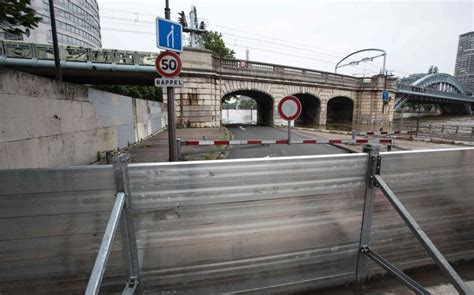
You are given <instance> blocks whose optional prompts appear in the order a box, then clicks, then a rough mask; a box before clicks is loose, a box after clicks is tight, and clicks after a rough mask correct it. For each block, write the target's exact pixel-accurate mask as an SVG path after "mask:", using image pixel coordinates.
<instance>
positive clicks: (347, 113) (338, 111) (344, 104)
mask: <svg viewBox="0 0 474 295" xmlns="http://www.w3.org/2000/svg"><path fill="white" fill-rule="evenodd" d="M353 112H354V102H353V101H352V100H351V99H350V98H347V97H343V96H337V97H334V98H331V99H330V100H329V101H328V108H327V122H326V123H327V124H328V125H352V114H353Z"/></svg>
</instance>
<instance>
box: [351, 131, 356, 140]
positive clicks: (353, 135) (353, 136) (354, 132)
mask: <svg viewBox="0 0 474 295" xmlns="http://www.w3.org/2000/svg"><path fill="white" fill-rule="evenodd" d="M352 139H356V131H355V130H352Z"/></svg>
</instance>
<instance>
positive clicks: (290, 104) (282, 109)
mask: <svg viewBox="0 0 474 295" xmlns="http://www.w3.org/2000/svg"><path fill="white" fill-rule="evenodd" d="M278 113H279V114H280V117H281V118H282V119H283V120H286V121H293V120H295V119H296V118H298V117H299V116H300V114H301V102H300V101H299V99H298V98H296V97H294V96H291V95H290V96H285V97H283V98H282V99H281V100H280V102H279V103H278Z"/></svg>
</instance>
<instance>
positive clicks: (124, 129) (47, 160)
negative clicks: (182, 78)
mask: <svg viewBox="0 0 474 295" xmlns="http://www.w3.org/2000/svg"><path fill="white" fill-rule="evenodd" d="M161 109H162V104H161V103H158V102H153V101H146V100H140V99H135V98H131V97H126V96H121V95H117V94H112V93H107V92H103V91H99V90H95V89H90V88H88V87H84V86H80V85H74V84H69V83H59V82H57V81H55V80H51V79H46V78H42V77H38V76H34V75H30V74H26V73H21V72H16V71H10V70H5V69H2V70H0V168H7V169H8V168H36V167H56V166H65V165H82V164H89V163H92V162H94V161H96V159H97V152H104V151H107V150H115V149H117V148H123V147H126V146H127V145H128V144H131V143H134V142H136V141H139V140H141V139H143V138H145V137H147V136H149V135H151V134H152V133H155V132H157V131H159V130H161V129H163V128H164V126H165V122H166V120H165V118H164V114H163V113H162V112H161Z"/></svg>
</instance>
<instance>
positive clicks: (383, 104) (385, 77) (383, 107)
mask: <svg viewBox="0 0 474 295" xmlns="http://www.w3.org/2000/svg"><path fill="white" fill-rule="evenodd" d="M386 58H387V54H386V53H384V54H383V65H382V73H383V76H384V86H383V92H385V91H386V90H387V73H386V72H385V62H386ZM382 95H383V94H382ZM384 111H385V101H383V99H382V121H381V122H380V131H383V125H384Z"/></svg>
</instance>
